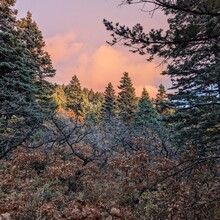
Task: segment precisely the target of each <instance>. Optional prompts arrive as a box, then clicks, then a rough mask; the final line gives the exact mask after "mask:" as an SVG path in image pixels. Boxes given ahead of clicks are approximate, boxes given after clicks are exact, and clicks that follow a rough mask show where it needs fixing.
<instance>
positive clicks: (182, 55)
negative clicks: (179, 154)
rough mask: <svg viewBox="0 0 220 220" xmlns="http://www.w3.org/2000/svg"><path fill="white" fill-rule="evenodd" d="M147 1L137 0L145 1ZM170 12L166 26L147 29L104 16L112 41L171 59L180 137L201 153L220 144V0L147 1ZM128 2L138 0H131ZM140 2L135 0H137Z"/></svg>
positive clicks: (169, 67)
mask: <svg viewBox="0 0 220 220" xmlns="http://www.w3.org/2000/svg"><path fill="white" fill-rule="evenodd" d="M144 2H145V1H138V3H144ZM149 2H151V3H153V4H155V5H156V6H158V7H159V8H161V9H162V10H163V11H164V12H165V14H166V15H168V16H169V18H168V24H169V29H168V30H167V31H166V32H163V30H162V29H160V30H152V31H150V33H147V34H146V33H144V28H143V27H142V26H141V25H140V24H137V25H136V26H135V27H134V28H133V29H130V28H127V27H125V26H120V25H118V24H116V25H115V26H114V25H113V24H112V22H108V21H106V20H104V23H105V25H106V27H107V29H108V30H110V31H113V32H114V33H113V38H114V39H113V41H112V44H115V43H117V42H119V41H120V42H122V41H124V45H126V46H131V47H132V48H135V49H134V50H133V52H138V53H139V54H142V55H145V54H147V53H150V54H151V56H150V57H149V60H152V59H153V57H154V55H158V56H160V57H163V58H164V59H165V60H166V61H167V60H169V65H168V67H167V71H164V72H163V74H167V75H169V76H170V77H171V79H172V82H173V87H172V88H173V89H175V90H176V92H175V93H174V94H173V95H172V102H173V103H172V104H173V105H174V106H175V107H176V109H175V112H176V113H175V121H176V122H177V125H178V126H177V129H179V130H180V131H181V135H180V137H179V138H181V139H179V140H180V143H181V146H183V143H186V142H191V143H193V144H194V146H196V147H197V149H198V150H200V151H201V152H202V153H205V152H208V151H210V150H212V151H214V150H217V149H218V147H219V144H220V136H219V133H220V126H219V125H220V74H219V70H220V63H219V59H220V43H219V42H220V31H219V27H220V26H219V16H220V12H219V11H220V10H219V9H220V7H219V1H214V0H213V1H207V0H199V1H192V0H189V1H185V0H180V1H168V0H165V1H159V0H155V1H149ZM124 3H125V4H131V3H135V1H133V0H129V1H128V0H127V1H124ZM136 3H137V2H136Z"/></svg>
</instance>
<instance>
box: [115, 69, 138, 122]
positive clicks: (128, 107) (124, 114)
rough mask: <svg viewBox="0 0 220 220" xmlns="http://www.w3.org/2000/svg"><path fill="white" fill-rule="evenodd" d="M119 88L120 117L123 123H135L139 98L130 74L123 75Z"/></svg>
mask: <svg viewBox="0 0 220 220" xmlns="http://www.w3.org/2000/svg"><path fill="white" fill-rule="evenodd" d="M118 88H119V89H120V90H121V91H120V92H119V93H118V99H117V103H118V109H119V117H120V118H121V120H122V121H123V122H125V123H128V124H130V123H132V122H134V118H135V112H136V110H137V98H136V95H135V89H134V87H133V83H132V81H131V78H130V77H129V74H128V72H124V73H123V77H122V78H121V81H120V85H119V86H118Z"/></svg>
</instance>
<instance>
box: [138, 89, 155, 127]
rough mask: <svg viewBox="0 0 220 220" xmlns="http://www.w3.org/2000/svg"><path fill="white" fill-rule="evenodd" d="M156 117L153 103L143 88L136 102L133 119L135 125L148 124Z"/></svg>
mask: <svg viewBox="0 0 220 220" xmlns="http://www.w3.org/2000/svg"><path fill="white" fill-rule="evenodd" d="M156 117H157V113H156V110H155V108H154V107H153V103H152V101H151V100H150V97H149V94H148V92H147V90H146V88H144V89H143V91H142V95H141V98H140V100H139V102H138V108H137V113H136V117H135V121H136V124H137V125H142V126H149V124H150V123H152V122H154V121H155V119H156Z"/></svg>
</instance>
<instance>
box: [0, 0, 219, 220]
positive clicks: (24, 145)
mask: <svg viewBox="0 0 220 220" xmlns="http://www.w3.org/2000/svg"><path fill="white" fill-rule="evenodd" d="M15 2H16V1H15V0H0V87H1V89H0V220H3V219H4V220H5V219H6V220H10V219H16V220H37V219H39V220H50V219H76V220H80V219H100V220H101V219H103V220H104V219H107V220H113V219H125V220H129V219H130V220H135V219H137V220H138V219H149V220H150V219H155V220H157V219H161V220H165V219H174V220H175V219H207V220H210V219H213V220H214V219H216V220H217V219H220V163H219V162H220V161H219V160H220V148H219V145H220V65H219V64H220V43H219V42H220V31H219V30H220V22H219V21H220V1H219V0H209V1H207V0H198V1H194V0H177V1H171V0H149V1H145V0H121V1H120V0H119V3H120V4H121V5H132V4H140V5H142V8H143V10H145V11H148V12H150V13H154V11H155V10H162V11H163V12H164V14H165V15H166V16H167V22H168V25H169V28H168V29H167V30H162V29H159V30H154V29H152V30H151V31H150V32H149V33H145V32H144V27H143V26H141V24H137V25H135V26H134V27H133V28H129V27H126V26H124V25H120V24H119V23H116V24H114V23H113V22H111V21H107V20H105V19H104V20H103V23H104V25H105V27H106V29H107V31H109V32H110V34H111V36H112V41H111V42H108V43H109V44H110V45H112V46H114V45H115V44H118V43H119V42H120V44H123V45H124V46H125V47H128V48H129V49H130V50H131V51H132V52H134V53H137V56H138V55H143V56H146V57H147V58H148V61H151V60H153V59H154V57H155V56H159V57H160V58H161V59H162V60H163V62H164V63H166V70H164V71H163V72H162V74H163V75H168V76H170V79H171V81H172V88H170V89H171V90H173V91H171V92H169V93H168V92H167V91H166V88H165V87H164V85H162V84H160V86H159V88H158V92H157V95H156V97H155V98H154V99H151V98H150V96H149V94H148V91H147V89H146V88H143V91H142V95H141V97H137V96H136V94H135V87H134V86H133V82H132V79H131V77H130V76H129V73H128V72H124V73H121V74H122V75H121V80H120V81H119V82H118V88H117V91H119V92H118V93H116V89H115V88H114V87H113V85H112V83H111V82H109V83H108V84H107V85H106V88H105V91H104V93H102V92H96V91H93V89H90V88H89V89H88V88H83V87H82V86H81V83H80V79H79V78H78V76H77V73H75V74H76V75H74V73H73V76H72V79H71V80H70V82H69V84H67V85H58V84H53V83H51V82H50V78H52V77H53V76H54V75H55V74H56V70H55V69H54V68H53V64H52V60H51V58H50V55H49V54H48V53H47V52H46V51H45V50H44V46H45V42H44V39H43V35H42V32H41V31H40V29H39V27H38V25H37V23H36V22H35V21H34V20H33V19H32V14H31V13H30V12H28V13H27V16H26V17H24V18H18V16H17V10H16V9H15V8H14V5H15ZM151 4H152V5H153V9H152V11H150V10H151V9H148V6H149V5H151ZM152 5H151V6H152ZM149 8H152V7H149Z"/></svg>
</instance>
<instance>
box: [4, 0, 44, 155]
mask: <svg viewBox="0 0 220 220" xmlns="http://www.w3.org/2000/svg"><path fill="white" fill-rule="evenodd" d="M14 4H15V1H6V0H2V1H1V2H0V21H1V24H0V57H1V60H0V88H1V89H0V157H3V156H5V155H6V154H7V153H8V152H10V151H11V150H13V149H14V148H16V147H17V146H19V145H20V144H21V143H22V142H23V141H24V140H26V139H27V138H28V137H29V136H30V135H31V134H32V133H33V132H34V131H35V129H36V128H39V126H40V125H41V124H42V120H41V119H42V111H41V108H40V106H39V103H38V102H37V100H36V94H37V92H38V87H37V86H36V83H35V78H36V63H35V60H33V57H32V54H31V52H30V50H29V49H28V48H27V45H26V44H25V42H24V41H23V39H21V31H20V29H19V28H18V27H17V20H16V10H13V9H12V7H13V6H14Z"/></svg>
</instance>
